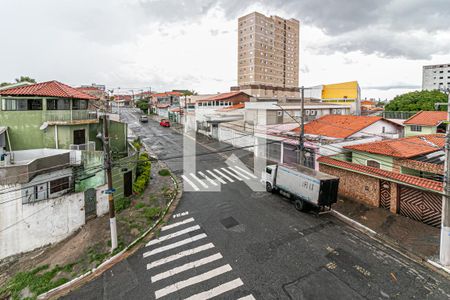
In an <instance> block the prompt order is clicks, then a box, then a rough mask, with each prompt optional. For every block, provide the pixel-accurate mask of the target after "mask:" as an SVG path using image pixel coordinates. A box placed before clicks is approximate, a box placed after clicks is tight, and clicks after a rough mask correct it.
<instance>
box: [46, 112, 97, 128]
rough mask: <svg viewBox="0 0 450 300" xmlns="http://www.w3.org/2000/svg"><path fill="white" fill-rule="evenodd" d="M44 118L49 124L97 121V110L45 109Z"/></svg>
mask: <svg viewBox="0 0 450 300" xmlns="http://www.w3.org/2000/svg"><path fill="white" fill-rule="evenodd" d="M44 114H45V115H44V118H45V120H46V121H47V123H48V124H49V125H68V124H69V125H70V124H91V123H98V118H97V112H95V111H89V110H47V111H45V112H44Z"/></svg>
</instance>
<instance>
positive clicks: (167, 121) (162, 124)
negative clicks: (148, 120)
mask: <svg viewBox="0 0 450 300" xmlns="http://www.w3.org/2000/svg"><path fill="white" fill-rule="evenodd" d="M159 125H161V126H162V127H170V122H169V120H167V119H162V120H161V122H159Z"/></svg>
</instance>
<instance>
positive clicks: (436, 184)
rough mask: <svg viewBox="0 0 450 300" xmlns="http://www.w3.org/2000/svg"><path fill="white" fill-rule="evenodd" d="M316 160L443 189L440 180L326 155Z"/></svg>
mask: <svg viewBox="0 0 450 300" xmlns="http://www.w3.org/2000/svg"><path fill="white" fill-rule="evenodd" d="M318 162H319V163H321V164H326V165H331V166H335V167H338V168H343V169H347V170H352V171H357V172H361V173H364V174H367V175H373V176H378V177H384V178H387V179H392V180H396V181H400V182H403V183H406V184H410V185H414V186H418V187H422V188H425V189H430V190H434V191H438V192H442V190H443V186H442V182H439V181H434V180H430V179H426V178H420V177H416V176H411V175H406V174H400V173H395V172H390V171H386V170H381V169H378V168H373V167H368V166H363V165H358V164H354V163H351V162H346V161H341V160H337V159H334V158H331V157H327V156H322V157H320V158H318Z"/></svg>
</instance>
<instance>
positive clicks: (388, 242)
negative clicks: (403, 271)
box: [330, 210, 450, 277]
mask: <svg viewBox="0 0 450 300" xmlns="http://www.w3.org/2000/svg"><path fill="white" fill-rule="evenodd" d="M330 214H331V215H333V216H334V217H336V218H338V219H339V220H341V221H343V222H344V223H346V224H348V225H350V226H351V227H353V228H355V229H357V230H358V231H360V232H362V233H365V234H366V235H367V236H369V237H370V238H372V239H374V240H376V241H377V242H379V243H381V244H383V245H384V246H386V247H388V248H389V249H391V250H393V251H395V252H397V253H399V254H400V255H402V256H403V257H405V258H408V259H410V260H412V261H414V262H417V263H419V264H421V265H423V266H425V267H427V268H429V269H431V270H433V271H435V272H438V273H440V274H442V275H443V276H445V277H449V275H450V269H448V268H446V267H444V266H442V265H440V264H438V263H437V262H434V261H432V260H430V259H428V258H426V257H423V256H421V255H418V254H415V253H413V252H411V251H410V250H408V249H406V248H405V247H403V246H401V245H400V244H398V243H397V242H395V241H394V240H392V239H391V238H389V237H387V236H385V235H383V234H380V233H378V232H376V231H374V230H373V229H371V228H369V227H367V226H365V225H363V224H361V223H359V222H357V221H355V220H353V219H351V218H349V217H347V216H345V215H344V214H342V213H340V212H338V211H336V210H331V212H330Z"/></svg>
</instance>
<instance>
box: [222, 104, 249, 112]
mask: <svg viewBox="0 0 450 300" xmlns="http://www.w3.org/2000/svg"><path fill="white" fill-rule="evenodd" d="M244 107H245V104H244V103H238V104H235V105H232V106H228V107H224V108H221V109H218V110H217V111H220V112H227V111H233V110H238V109H242V108H244Z"/></svg>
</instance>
